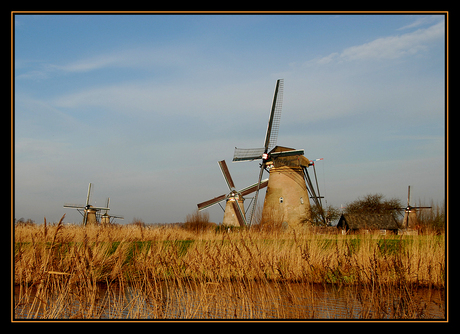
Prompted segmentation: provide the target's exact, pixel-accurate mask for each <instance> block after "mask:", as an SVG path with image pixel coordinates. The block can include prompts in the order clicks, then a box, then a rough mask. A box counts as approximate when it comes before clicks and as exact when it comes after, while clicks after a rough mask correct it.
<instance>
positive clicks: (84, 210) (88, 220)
mask: <svg viewBox="0 0 460 334" xmlns="http://www.w3.org/2000/svg"><path fill="white" fill-rule="evenodd" d="M90 196H91V183H90V184H89V186H88V195H87V196H86V204H85V205H77V204H64V208H70V209H77V210H78V212H80V214H81V215H82V216H83V225H84V226H86V225H87V224H90V225H91V224H96V223H97V219H96V213H97V212H98V211H101V210H106V211H107V210H110V209H109V208H108V206H107V207H94V206H92V205H90V204H89V200H90Z"/></svg>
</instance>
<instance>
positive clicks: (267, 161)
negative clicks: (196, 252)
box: [233, 79, 325, 226]
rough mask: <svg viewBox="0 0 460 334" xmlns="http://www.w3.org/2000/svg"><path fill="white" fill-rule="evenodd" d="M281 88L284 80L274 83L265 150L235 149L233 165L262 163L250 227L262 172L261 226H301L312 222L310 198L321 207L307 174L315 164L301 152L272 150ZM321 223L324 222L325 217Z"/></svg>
mask: <svg viewBox="0 0 460 334" xmlns="http://www.w3.org/2000/svg"><path fill="white" fill-rule="evenodd" d="M283 87H284V81H283V79H279V80H277V82H276V87H275V94H274V96H273V101H272V107H271V111H270V116H269V119H268V126H267V132H266V134H265V140H264V146H263V147H261V148H252V149H241V148H237V147H235V152H234V156H233V161H234V162H236V161H253V160H262V163H261V164H260V171H259V179H258V182H257V187H256V194H255V200H254V206H253V208H252V213H251V218H250V224H252V222H253V219H254V209H255V207H256V205H257V200H258V195H259V190H260V185H261V184H262V183H261V180H262V175H263V172H264V170H266V171H267V172H268V173H269V181H268V185H267V192H266V195H265V200H264V207H263V211H262V222H266V221H273V222H283V223H284V222H286V223H287V224H288V225H291V226H294V225H297V224H299V223H301V222H308V221H311V208H310V200H309V196H310V198H312V199H313V200H314V202H315V204H316V205H318V207H321V203H320V201H319V200H320V198H321V196H317V195H316V191H315V189H314V187H313V183H312V182H311V179H310V176H309V174H308V171H307V168H308V167H309V166H313V165H314V163H313V162H310V161H309V160H308V159H307V158H306V157H305V156H304V150H303V149H300V150H296V149H294V148H289V147H283V146H275V145H276V141H277V138H278V130H279V125H280V119H281V108H282V102H283ZM316 184H317V183H316ZM320 211H321V212H322V210H320ZM322 219H323V221H325V218H324V216H323V217H322Z"/></svg>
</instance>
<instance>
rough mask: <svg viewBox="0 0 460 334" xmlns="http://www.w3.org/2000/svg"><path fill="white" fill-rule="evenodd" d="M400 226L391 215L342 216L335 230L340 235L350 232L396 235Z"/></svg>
mask: <svg viewBox="0 0 460 334" xmlns="http://www.w3.org/2000/svg"><path fill="white" fill-rule="evenodd" d="M399 228H400V226H399V225H398V222H397V221H396V220H395V219H394V217H393V216H392V215H391V214H342V216H340V219H339V222H338V224H337V229H339V230H342V234H345V233H349V232H350V231H351V232H358V231H363V232H370V231H377V230H380V231H382V232H383V233H386V232H392V233H397V232H398V229H399Z"/></svg>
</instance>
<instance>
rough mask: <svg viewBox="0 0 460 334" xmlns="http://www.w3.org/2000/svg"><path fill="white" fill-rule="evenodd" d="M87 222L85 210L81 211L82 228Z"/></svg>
mask: <svg viewBox="0 0 460 334" xmlns="http://www.w3.org/2000/svg"><path fill="white" fill-rule="evenodd" d="M87 221H88V213H87V212H86V210H83V226H86V223H87Z"/></svg>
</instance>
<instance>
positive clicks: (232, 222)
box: [197, 160, 268, 226]
mask: <svg viewBox="0 0 460 334" xmlns="http://www.w3.org/2000/svg"><path fill="white" fill-rule="evenodd" d="M218 164H219V167H220V170H221V172H222V175H223V177H224V180H225V182H226V183H227V186H228V189H229V190H230V193H228V194H227V195H226V194H224V195H221V196H217V197H215V198H213V199H211V200H208V201H205V202H202V203H200V204H197V206H198V210H199V211H201V210H203V209H206V208H209V207H210V206H212V205H215V204H218V203H220V202H221V201H223V200H226V202H227V203H226V205H225V210H224V219H223V221H222V225H229V226H245V225H246V216H245V210H244V197H243V196H246V195H248V194H250V193H253V192H254V191H256V190H257V189H260V188H264V187H266V186H267V184H268V179H267V180H263V181H261V183H260V184H259V183H255V184H253V185H251V186H249V187H246V188H243V189H241V190H239V191H237V190H236V188H235V184H234V183H233V179H232V176H231V175H230V171H229V170H228V167H227V163H226V162H225V160H222V161H218Z"/></svg>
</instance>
